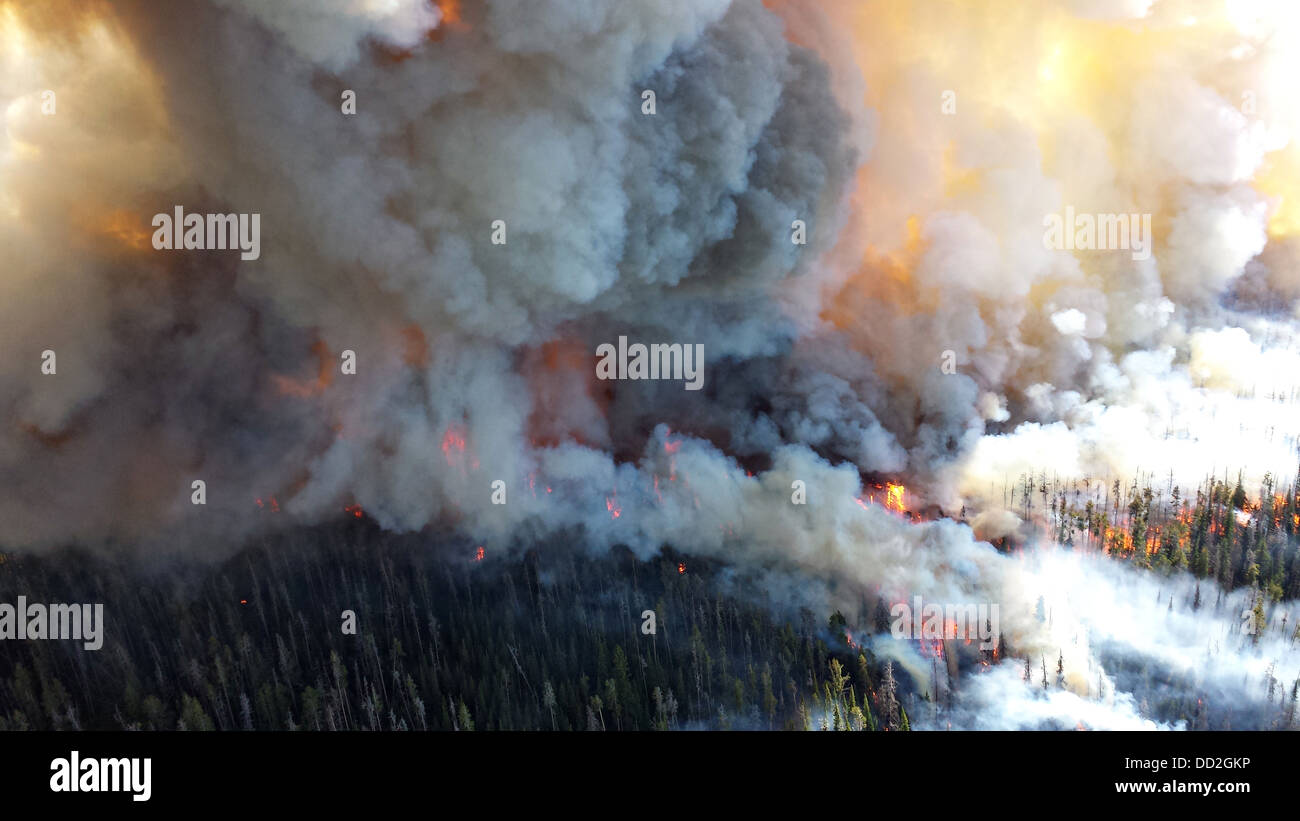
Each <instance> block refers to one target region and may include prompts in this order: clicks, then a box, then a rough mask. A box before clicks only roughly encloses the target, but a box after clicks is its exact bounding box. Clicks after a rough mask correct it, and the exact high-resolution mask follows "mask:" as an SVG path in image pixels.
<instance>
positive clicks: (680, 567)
mask: <svg viewBox="0 0 1300 821" xmlns="http://www.w3.org/2000/svg"><path fill="white" fill-rule="evenodd" d="M677 572H678V573H685V572H686V562H678V563H677Z"/></svg>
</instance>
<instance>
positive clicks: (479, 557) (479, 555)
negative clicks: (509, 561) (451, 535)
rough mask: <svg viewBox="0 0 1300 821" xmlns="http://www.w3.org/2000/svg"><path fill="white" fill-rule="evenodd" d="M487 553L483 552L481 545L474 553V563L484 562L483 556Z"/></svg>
mask: <svg viewBox="0 0 1300 821" xmlns="http://www.w3.org/2000/svg"><path fill="white" fill-rule="evenodd" d="M485 553H486V551H484V550H483V545H479V546H478V548H477V549H476V550H475V551H474V561H476V562H481V561H483V556H484V554H485Z"/></svg>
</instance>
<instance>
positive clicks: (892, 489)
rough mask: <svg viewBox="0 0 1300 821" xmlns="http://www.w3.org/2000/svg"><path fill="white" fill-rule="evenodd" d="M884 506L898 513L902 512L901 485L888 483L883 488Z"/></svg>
mask: <svg viewBox="0 0 1300 821" xmlns="http://www.w3.org/2000/svg"><path fill="white" fill-rule="evenodd" d="M885 507H887V508H889V509H890V510H893V511H896V512H898V513H902V512H903V486H902V485H895V484H893V483H890V484H889V485H888V486H887V487H886V488H885Z"/></svg>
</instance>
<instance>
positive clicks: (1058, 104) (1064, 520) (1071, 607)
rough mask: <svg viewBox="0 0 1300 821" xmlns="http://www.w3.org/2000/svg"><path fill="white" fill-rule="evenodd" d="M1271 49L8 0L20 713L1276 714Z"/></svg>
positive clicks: (984, 34)
mask: <svg viewBox="0 0 1300 821" xmlns="http://www.w3.org/2000/svg"><path fill="white" fill-rule="evenodd" d="M1297 55H1300V13H1297V11H1296V10H1294V9H1292V8H1291V7H1290V6H1288V5H1287V4H1271V3H1263V2H1246V0H1223V2H1218V1H1217V0H1216V1H1215V2H1206V1H1205V0H1059V2H1058V0H1046V1H1045V2H1042V3H1012V2H1005V3H1003V2H962V1H961V0H907V1H906V2H880V3H876V2H851V0H764V1H763V2H760V0H692V1H691V2H675V1H674V0H593V1H592V2H575V1H573V0H458V1H453V0H437V2H432V1H431V0H393V1H392V2H388V3H368V2H360V0H329V2H321V3H317V4H311V3H291V4H290V3H286V4H279V3H265V2H257V1H256V0H194V2H187V3H174V4H173V3H168V4H157V3H150V2H145V1H144V0H119V1H118V2H106V1H102V0H95V1H94V2H72V0H40V1H39V2H38V0H0V104H3V111H4V114H5V119H4V123H5V130H4V131H3V132H0V249H2V250H3V254H2V255H0V266H2V267H0V294H3V297H4V298H3V299H0V351H3V354H4V355H3V356H2V357H0V402H2V407H0V489H2V490H3V492H0V521H3V522H4V523H5V526H4V528H3V531H2V532H0V551H3V553H2V554H0V603H2V604H0V728H4V729H70V730H79V729H158V730H176V729H223V730H224V729H258V730H289V729H293V730H297V729H306V730H349V729H374V730H404V729H405V730H415V729H421V730H434V729H442V730H468V729H479V730H482V729H494V730H553V731H560V730H650V729H814V728H825V729H857V730H877V731H895V732H897V731H902V730H948V729H978V730H984V729H989V730H993V729H1014V730H1022V729H1023V730H1031V729H1088V730H1095V729H1171V730H1195V729H1215V730H1221V729H1291V728H1293V727H1294V726H1296V725H1297V722H1300V716H1298V715H1297V710H1298V709H1300V705H1297V701H1300V473H1298V472H1297V468H1298V467H1300V440H1298V439H1297V435H1300V426H1298V425H1297V413H1296V411H1297V401H1298V400H1300V381H1297V380H1298V379H1300V321H1298V320H1297V316H1300V104H1297V102H1296V95H1295V92H1294V80H1295V77H1296V76H1297V68H1298V66H1297V60H1300V57H1298V56H1297ZM1292 477H1294V478H1292ZM19 597H22V601H23V602H37V601H39V602H67V603H70V604H71V603H74V602H75V603H83V602H84V603H96V604H102V607H103V617H102V620H99V621H97V625H98V629H100V630H101V631H102V634H103V635H102V648H100V649H97V650H93V651H92V650H86V649H84V648H83V647H82V645H81V643H74V642H71V641H59V640H57V639H58V635H57V634H58V631H59V630H60V629H61V628H62V627H63V626H66V625H63V624H61V623H60V621H59V618H56V617H55V611H54V610H51V611H50V613H49V618H48V619H45V618H44V616H43V617H42V618H43V619H44V620H43V621H42V625H46V626H45V627H43V628H42V635H41V636H39V637H38V638H40V639H48V640H39V641H32V640H30V635H29V634H28V633H27V632H26V625H27V623H28V622H27V621H26V620H27V618H28V613H27V610H26V608H27V607H28V605H26V604H23V605H22V606H17V605H14V604H12V603H14V602H17V601H19ZM87 606H89V605H87ZM6 608H8V609H6ZM77 612H81V611H78V610H73V609H69V610H67V611H58V613H59V616H60V618H64V619H65V621H66V620H67V619H70V618H71V615H69V614H73V613H77ZM86 612H90V611H86ZM96 612H97V611H96ZM20 625H21V626H22V629H21V630H20V629H19V627H20ZM47 634H48V635H47Z"/></svg>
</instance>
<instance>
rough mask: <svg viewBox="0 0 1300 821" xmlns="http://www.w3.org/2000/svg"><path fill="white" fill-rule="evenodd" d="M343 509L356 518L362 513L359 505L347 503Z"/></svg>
mask: <svg viewBox="0 0 1300 821" xmlns="http://www.w3.org/2000/svg"><path fill="white" fill-rule="evenodd" d="M343 510H344V512H346V513H351V514H352V515H353V516H354V517H355V518H357V519H360V518H361V516H362V513H363V512H364V511H362V510H361V505H348V506H347V507H345V508H343Z"/></svg>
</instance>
